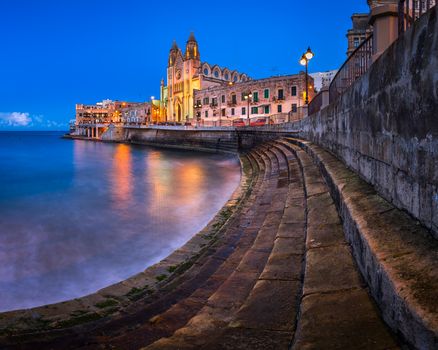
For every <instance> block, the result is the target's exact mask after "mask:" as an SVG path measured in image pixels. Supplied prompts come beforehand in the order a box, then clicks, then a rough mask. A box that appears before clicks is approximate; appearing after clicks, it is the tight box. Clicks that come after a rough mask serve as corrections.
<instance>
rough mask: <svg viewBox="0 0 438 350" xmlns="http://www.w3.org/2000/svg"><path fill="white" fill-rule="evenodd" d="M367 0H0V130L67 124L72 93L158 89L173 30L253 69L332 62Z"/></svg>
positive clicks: (95, 97) (107, 94) (213, 55)
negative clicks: (305, 59) (308, 57)
mask: <svg viewBox="0 0 438 350" xmlns="http://www.w3.org/2000/svg"><path fill="white" fill-rule="evenodd" d="M354 12H368V6H367V4H366V0H336V1H327V0H313V1H295V0H293V1H291V0H283V1H282V0H279V1H271V2H269V1H260V0H252V1H242V0H239V1H236V0H234V1H231V0H222V1H217V2H205V1H199V0H190V1H184V2H183V1H181V2H177V1H173V0H168V1H154V2H151V1H145V0H123V1H121V0H63V1H59V0H38V1H37V0H0V33H2V35H1V36H2V45H1V48H0V130H67V125H68V121H69V120H70V119H73V118H74V108H75V103H95V102H98V101H100V100H102V99H106V98H109V99H114V100H115V99H118V100H130V101H146V100H149V99H150V96H152V95H153V96H157V97H158V96H159V85H160V80H161V78H164V77H165V74H166V65H167V56H168V52H169V49H170V46H171V44H172V41H173V39H176V40H177V42H178V44H179V45H180V47H185V42H186V40H187V38H188V36H189V34H190V31H194V32H195V36H196V38H197V40H198V42H199V45H200V48H199V49H200V53H201V60H202V61H208V62H209V63H212V64H219V65H220V66H226V67H229V68H230V69H237V70H239V71H241V72H246V73H247V74H249V75H250V76H251V77H253V78H262V77H267V76H271V75H278V74H293V73H297V72H299V71H300V70H301V66H300V65H299V63H298V59H299V58H300V56H301V54H302V53H303V52H304V51H305V50H306V49H307V47H308V46H309V45H310V46H311V47H312V50H313V51H314V52H315V55H316V56H315V58H314V59H313V60H312V61H311V64H310V68H309V69H310V71H311V72H316V71H325V70H330V69H336V68H338V67H339V66H340V65H341V64H342V63H343V61H344V60H345V51H346V45H347V43H346V37H345V34H346V31H347V29H349V28H350V27H351V20H350V16H351V14H352V13H354Z"/></svg>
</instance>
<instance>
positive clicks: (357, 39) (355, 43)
mask: <svg viewBox="0 0 438 350" xmlns="http://www.w3.org/2000/svg"><path fill="white" fill-rule="evenodd" d="M359 44H360V39H359V38H354V39H353V46H354V47H358V46H359Z"/></svg>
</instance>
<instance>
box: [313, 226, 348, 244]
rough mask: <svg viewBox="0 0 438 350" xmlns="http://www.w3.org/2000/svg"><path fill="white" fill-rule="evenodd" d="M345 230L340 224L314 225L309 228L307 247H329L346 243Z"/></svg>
mask: <svg viewBox="0 0 438 350" xmlns="http://www.w3.org/2000/svg"><path fill="white" fill-rule="evenodd" d="M344 240H345V236H344V230H343V229H342V225H341V224H340V223H338V224H313V225H309V226H308V227H307V242H306V246H307V248H308V249H310V248H320V247H327V246H331V245H335V244H340V243H342V242H344Z"/></svg>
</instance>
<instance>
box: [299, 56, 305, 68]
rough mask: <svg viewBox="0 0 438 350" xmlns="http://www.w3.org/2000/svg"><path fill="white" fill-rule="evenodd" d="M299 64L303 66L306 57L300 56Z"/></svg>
mask: <svg viewBox="0 0 438 350" xmlns="http://www.w3.org/2000/svg"><path fill="white" fill-rule="evenodd" d="M300 64H301V65H302V66H305V65H306V64H307V58H306V57H305V56H303V57H301V59H300Z"/></svg>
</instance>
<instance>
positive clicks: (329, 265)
mask: <svg viewBox="0 0 438 350" xmlns="http://www.w3.org/2000/svg"><path fill="white" fill-rule="evenodd" d="M360 287H361V281H360V277H359V274H358V271H357V270H356V268H355V266H354V262H353V258H352V256H351V252H350V249H349V247H348V246H346V245H336V246H330V247H321V248H316V249H310V250H309V251H308V252H307V257H306V275H305V279H304V289H303V294H304V295H308V294H312V293H322V292H333V291H338V290H342V289H350V288H360Z"/></svg>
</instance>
